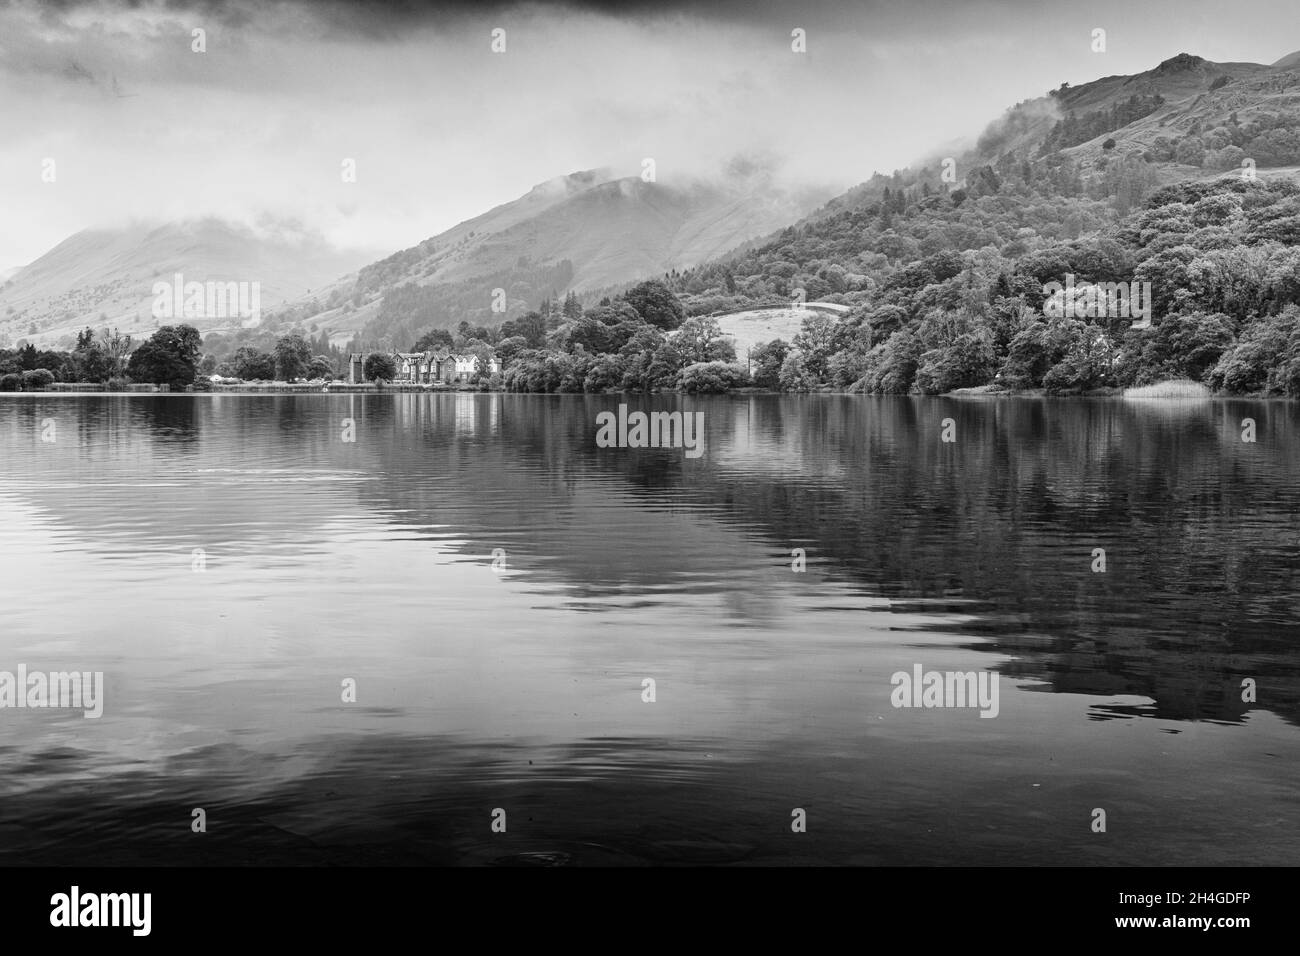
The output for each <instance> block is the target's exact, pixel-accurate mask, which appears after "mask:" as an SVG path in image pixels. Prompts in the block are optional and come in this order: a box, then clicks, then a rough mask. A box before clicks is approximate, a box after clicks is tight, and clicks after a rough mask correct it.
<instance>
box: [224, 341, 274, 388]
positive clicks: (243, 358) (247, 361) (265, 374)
mask: <svg viewBox="0 0 1300 956" xmlns="http://www.w3.org/2000/svg"><path fill="white" fill-rule="evenodd" d="M230 365H231V369H232V371H233V373H234V375H235V377H236V378H241V379H243V380H244V381H246V382H256V381H266V380H269V379H273V378H275V356H274V355H271V354H270V353H269V352H263V351H262V350H261V349H257V348H253V347H252V346H251V345H242V346H240V347H239V348H237V349H236V350H235V354H234V356H232V358H231V360H230Z"/></svg>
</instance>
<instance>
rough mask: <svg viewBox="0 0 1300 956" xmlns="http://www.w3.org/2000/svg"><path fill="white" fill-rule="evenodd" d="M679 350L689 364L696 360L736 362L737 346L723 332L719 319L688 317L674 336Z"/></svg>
mask: <svg viewBox="0 0 1300 956" xmlns="http://www.w3.org/2000/svg"><path fill="white" fill-rule="evenodd" d="M673 342H674V343H675V344H676V345H677V351H678V352H680V353H681V356H682V360H683V361H684V362H686V363H688V364H690V363H695V362H734V361H735V360H736V347H735V346H734V345H732V344H731V340H730V339H729V338H727V337H725V336H724V335H723V334H722V326H720V325H718V320H717V319H710V318H704V317H697V318H693V319H687V320H686V321H685V322H683V323H682V324H681V327H680V328H678V330H677V332H676V334H675V335H674V336H673Z"/></svg>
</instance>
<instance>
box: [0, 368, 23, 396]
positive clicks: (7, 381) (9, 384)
mask: <svg viewBox="0 0 1300 956" xmlns="http://www.w3.org/2000/svg"><path fill="white" fill-rule="evenodd" d="M22 388H23V376H22V374H21V373H20V372H6V373H5V374H4V375H0V392H20V391H22Z"/></svg>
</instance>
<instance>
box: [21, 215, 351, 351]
mask: <svg viewBox="0 0 1300 956" xmlns="http://www.w3.org/2000/svg"><path fill="white" fill-rule="evenodd" d="M372 254H373V253H367V252H358V251H353V252H347V251H341V250H338V249H335V248H333V247H332V246H330V245H328V244H327V243H325V242H324V241H323V240H321V239H319V238H317V237H314V236H311V235H308V234H303V233H301V232H300V231H297V230H295V229H294V228H292V227H285V226H277V227H272V228H268V229H262V230H258V231H254V230H253V229H250V228H248V227H245V226H241V225H237V224H233V223H228V222H223V221H221V220H218V219H203V220H198V221H191V222H181V223H168V224H164V225H159V224H156V223H154V224H146V223H135V224H132V225H129V226H125V227H122V228H115V229H87V230H85V231H83V232H79V233H77V234H76V235H74V236H71V237H70V238H68V239H66V240H64V241H63V242H61V243H59V244H58V245H57V246H55V247H54V248H53V249H51V250H50V251H49V252H47V253H46V254H45V255H43V256H41V257H40V258H39V259H37V260H36V261H35V262H33V263H31V264H30V265H28V266H25V267H23V268H20V269H17V270H14V271H13V272H12V273H11V274H10V275H9V276H8V277H7V279H5V280H4V281H3V285H0V333H3V334H7V335H8V336H9V337H10V338H11V339H13V340H17V339H19V338H26V339H28V340H30V341H32V342H35V343H39V344H43V345H52V344H55V343H57V342H59V341H60V340H63V339H66V338H67V337H68V336H71V335H73V334H74V333H75V332H77V331H78V330H80V329H82V328H84V327H86V326H88V325H89V326H93V327H96V328H99V327H103V326H112V327H115V328H117V329H119V330H121V331H122V332H124V333H126V332H151V331H153V329H154V328H155V324H156V319H155V318H154V316H153V314H152V305H153V301H154V295H153V291H152V290H153V286H154V283H155V282H158V281H165V282H168V283H171V282H173V281H174V277H175V275H176V274H177V273H180V274H182V275H183V277H184V281H185V282H191V281H196V282H209V281H211V282H217V281H222V282H248V283H253V282H257V283H259V284H260V300H261V307H262V308H263V309H267V308H270V307H273V306H274V305H276V304H278V303H281V302H284V301H285V300H286V299H289V298H291V297H296V296H301V295H303V294H304V293H306V292H307V291H308V290H311V289H314V288H316V287H318V286H319V285H320V284H321V283H323V282H326V281H328V280H330V279H334V278H336V277H337V276H338V274H339V273H340V272H343V271H345V270H347V269H349V268H356V266H357V264H358V263H359V262H364V261H366V259H367V258H369V256H370V255H372ZM186 321H188V322H190V324H192V325H194V326H195V327H197V328H199V329H200V331H204V332H207V331H213V330H217V329H221V328H231V327H238V326H239V325H240V322H239V321H238V320H237V319H236V320H233V321H231V320H224V319H213V318H209V319H204V318H188V319H186ZM164 324H165V323H164Z"/></svg>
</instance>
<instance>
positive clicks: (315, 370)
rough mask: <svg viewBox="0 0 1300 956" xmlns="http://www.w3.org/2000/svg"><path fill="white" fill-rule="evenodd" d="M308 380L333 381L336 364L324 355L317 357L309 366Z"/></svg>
mask: <svg viewBox="0 0 1300 956" xmlns="http://www.w3.org/2000/svg"><path fill="white" fill-rule="evenodd" d="M306 374H307V378H310V379H317V378H323V379H332V378H333V377H334V375H335V370H334V363H333V362H332V361H331V360H330V359H329V358H327V357H326V356H324V355H317V356H316V357H315V358H313V359H312V360H311V362H310V363H309V364H308V365H307V373H306Z"/></svg>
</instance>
